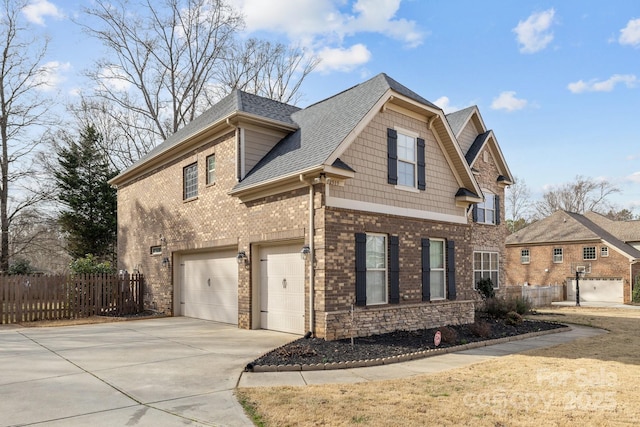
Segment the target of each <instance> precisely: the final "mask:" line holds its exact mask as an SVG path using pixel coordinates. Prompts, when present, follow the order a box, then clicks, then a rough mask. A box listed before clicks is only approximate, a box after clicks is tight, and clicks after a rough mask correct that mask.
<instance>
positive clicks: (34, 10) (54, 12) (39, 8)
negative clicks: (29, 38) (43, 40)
mask: <svg viewBox="0 0 640 427" xmlns="http://www.w3.org/2000/svg"><path fill="white" fill-rule="evenodd" d="M22 13H23V14H24V16H25V17H26V18H27V20H28V21H29V22H32V23H34V24H37V25H45V23H44V18H45V17H47V16H48V17H51V18H54V19H63V18H64V14H63V13H62V12H61V11H60V9H58V7H57V6H56V5H55V4H53V3H51V2H49V1H48V0H32V1H30V2H29V3H28V4H27V5H26V6H25V7H24V8H23V9H22Z"/></svg>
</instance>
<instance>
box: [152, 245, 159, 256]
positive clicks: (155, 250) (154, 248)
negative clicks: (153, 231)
mask: <svg viewBox="0 0 640 427" xmlns="http://www.w3.org/2000/svg"><path fill="white" fill-rule="evenodd" d="M149 255H151V256H158V255H162V246H161V245H154V246H151V247H149Z"/></svg>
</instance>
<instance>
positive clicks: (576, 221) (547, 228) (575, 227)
mask: <svg viewBox="0 0 640 427" xmlns="http://www.w3.org/2000/svg"><path fill="white" fill-rule="evenodd" d="M601 240H602V241H605V242H607V244H608V245H610V246H612V247H615V248H617V249H618V250H619V251H621V252H623V253H626V254H627V255H629V256H630V257H632V258H634V259H640V251H639V250H637V249H635V248H634V247H633V246H631V245H628V244H626V243H625V242H623V241H622V240H620V239H619V238H617V237H616V236H614V235H613V234H611V233H609V232H608V231H606V230H605V229H603V228H602V227H600V226H598V225H597V224H595V223H594V222H592V221H590V220H589V219H588V218H586V217H585V216H584V215H580V214H578V213H574V212H567V211H563V210H559V211H556V212H554V213H553V214H551V215H549V216H548V217H546V218H544V219H542V220H540V221H536V222H534V223H533V224H531V225H528V226H527V227H525V228H523V229H522V230H519V231H517V232H515V233H513V234H511V235H509V236H507V238H506V240H505V243H506V244H507V245H516V246H522V245H531V244H553V243H558V244H559V243H572V242H584V241H601Z"/></svg>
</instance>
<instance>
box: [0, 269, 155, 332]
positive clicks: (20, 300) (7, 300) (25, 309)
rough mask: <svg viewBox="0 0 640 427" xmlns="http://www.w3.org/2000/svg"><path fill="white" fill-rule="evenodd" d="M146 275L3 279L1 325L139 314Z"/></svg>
mask: <svg viewBox="0 0 640 427" xmlns="http://www.w3.org/2000/svg"><path fill="white" fill-rule="evenodd" d="M143 292H144V277H143V276H142V274H115V275H114V274H76V275H69V276H40V275H29V276H8V275H3V276H0V324H6V323H20V322H31V321H36V320H59V319H76V318H80V317H89V316H95V315H108V316H122V315H127V314H135V313H139V312H141V311H143V310H144V307H143Z"/></svg>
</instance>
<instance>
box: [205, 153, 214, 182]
mask: <svg viewBox="0 0 640 427" xmlns="http://www.w3.org/2000/svg"><path fill="white" fill-rule="evenodd" d="M214 182H216V155H215V154H212V155H210V156H208V157H207V185H210V184H213V183H214Z"/></svg>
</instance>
